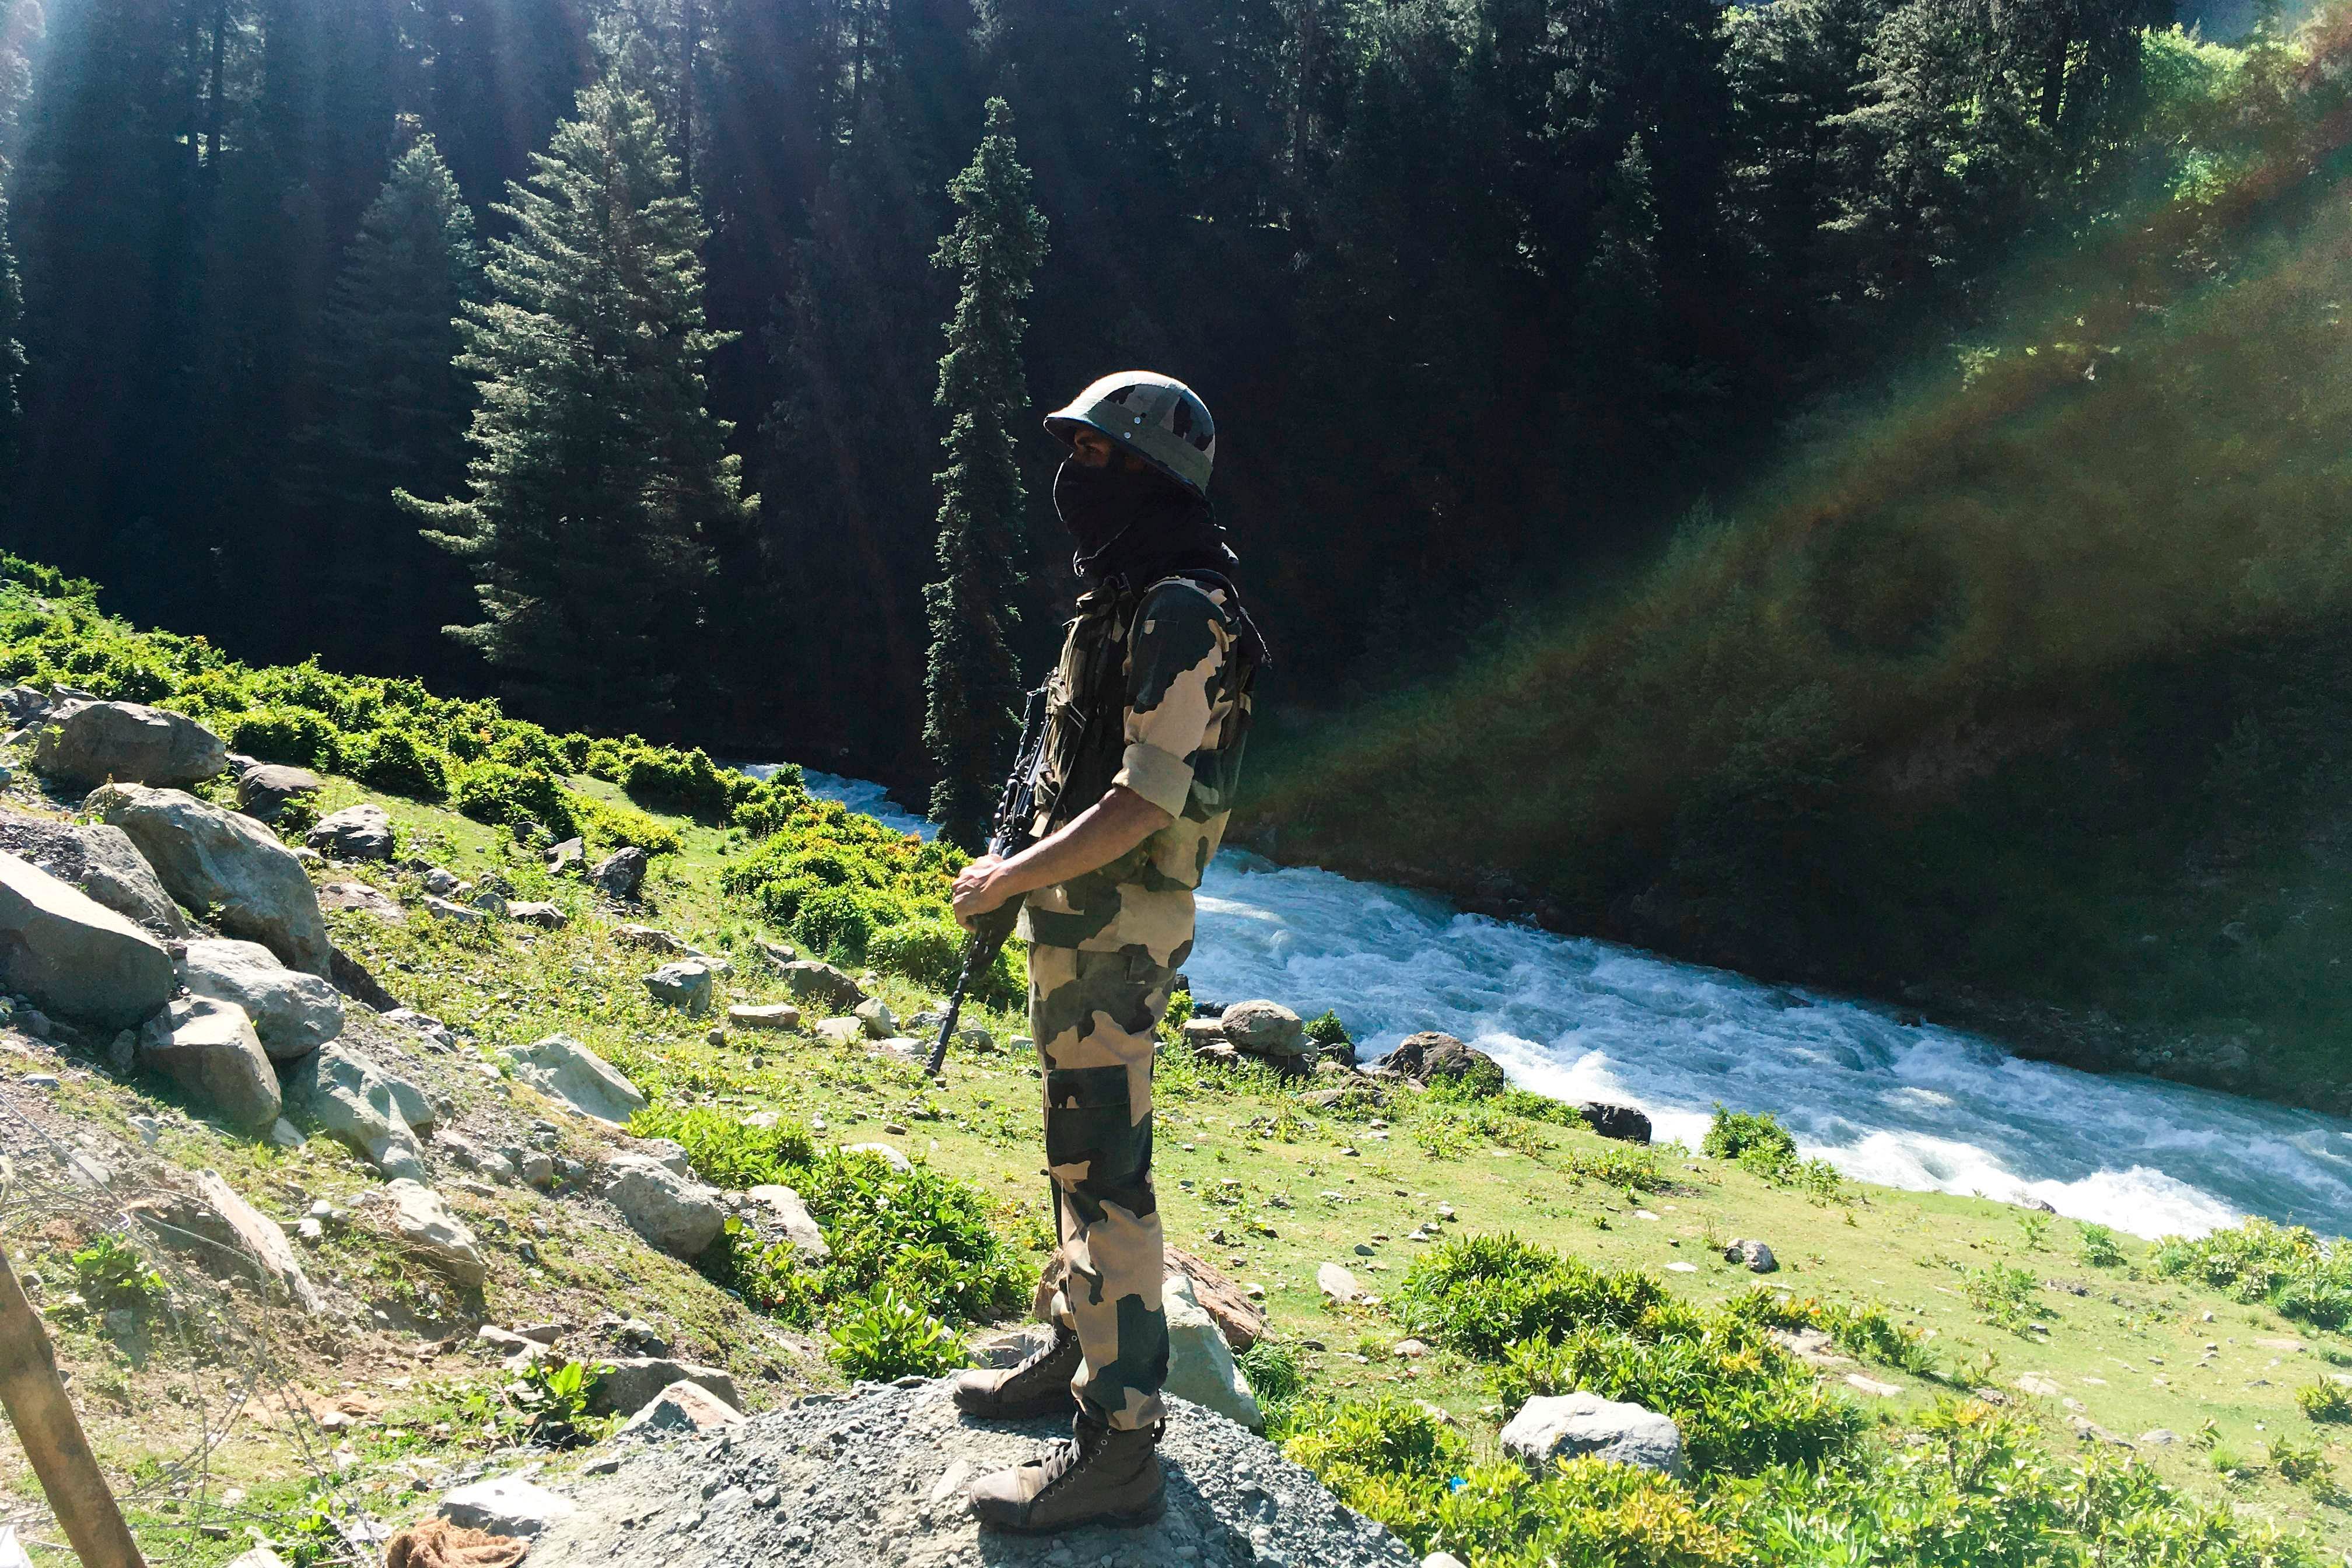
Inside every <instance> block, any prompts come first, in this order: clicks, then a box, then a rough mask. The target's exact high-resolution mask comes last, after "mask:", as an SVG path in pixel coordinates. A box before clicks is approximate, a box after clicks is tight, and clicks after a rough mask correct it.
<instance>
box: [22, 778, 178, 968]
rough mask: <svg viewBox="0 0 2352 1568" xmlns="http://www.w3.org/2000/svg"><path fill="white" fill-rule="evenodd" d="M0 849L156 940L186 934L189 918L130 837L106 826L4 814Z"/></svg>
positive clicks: (119, 830)
mask: <svg viewBox="0 0 2352 1568" xmlns="http://www.w3.org/2000/svg"><path fill="white" fill-rule="evenodd" d="M0 850H6V851H7V852H8V853H10V854H13V855H19V856H22V857H23V858H25V859H26V861H28V862H30V863H31V864H33V865H35V866H37V867H39V868H41V869H42V870H44V871H47V873H48V874H49V875H50V876H52V877H55V878H57V879H58V880H59V881H61V882H70V883H72V884H73V885H74V886H75V887H77V888H79V889H81V890H82V891H83V892H84V893H86V894H88V895H89V897H90V898H91V899H92V900H96V901H97V902H99V903H101V904H103V905H105V906H106V907H107V908H108V909H110V910H113V911H114V912H115V913H116V914H118V915H122V916H125V917H127V918H128V919H130V920H131V921H135V922H136V923H137V924H139V925H141V926H142V927H144V928H145V929H146V930H147V931H149V932H151V933H152V934H153V935H155V936H160V937H167V938H177V937H184V936H185V935H187V934H188V922H187V919H186V917H184V915H182V914H181V913H180V906H179V905H177V904H175V903H173V901H172V895H171V894H169V893H167V892H165V891H164V890H163V883H161V882H159V881H157V880H156V879H155V868H153V867H152V866H150V865H149V864H147V862H146V860H145V858H142V856H141V855H140V853H139V849H138V847H137V846H135V845H133V844H132V843H131V838H130V836H129V835H128V834H126V833H124V832H123V831H122V830H121V828H119V827H109V826H106V825H105V824H104V823H102V822H93V823H89V824H87V825H78V824H75V823H70V822H58V821H56V820H54V819H52V818H50V817H46V816H24V815H22V814H20V813H17V812H13V811H8V810H5V809H0Z"/></svg>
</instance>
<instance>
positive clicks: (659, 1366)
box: [588, 1356, 743, 1415]
mask: <svg viewBox="0 0 2352 1568" xmlns="http://www.w3.org/2000/svg"><path fill="white" fill-rule="evenodd" d="M599 1359H600V1364H602V1365H604V1366H607V1367H609V1368H611V1370H610V1371H608V1372H606V1373H604V1376H603V1377H602V1378H600V1379H599V1380H598V1381H597V1384H596V1386H595V1388H594V1390H593V1392H592V1393H590V1394H589V1396H588V1408H589V1409H590V1410H591V1411H593V1412H594V1413H596V1414H598V1415H629V1414H631V1413H632V1412H634V1411H637V1410H642V1409H644V1408H645V1406H646V1405H647V1404H648V1403H650V1402H651V1401H652V1400H653V1399H655V1398H656V1396H658V1395H659V1394H660V1393H661V1391H662V1390H663V1389H665V1388H667V1387H669V1386H670V1385H671V1384H677V1383H690V1384H694V1385H695V1386H696V1387H698V1388H701V1389H703V1390H706V1391H707V1392H709V1394H713V1395H715V1396H716V1397H718V1398H719V1399H721V1400H723V1401H725V1402H726V1404H727V1405H728V1406H729V1408H730V1409H734V1410H740V1409H742V1408H743V1394H742V1392H741V1391H740V1389H738V1388H737V1387H736V1386H735V1379H734V1378H733V1377H732V1376H730V1375H729V1374H728V1373H725V1372H722V1371H720V1370H719V1368H717V1367H715V1366H697V1365H695V1364H694V1363H692V1362H684V1361H673V1360H671V1359H670V1358H669V1357H667V1356H613V1357H610V1358H599Z"/></svg>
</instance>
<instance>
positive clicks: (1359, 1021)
mask: <svg viewBox="0 0 2352 1568" xmlns="http://www.w3.org/2000/svg"><path fill="white" fill-rule="evenodd" d="M753 771H759V770H753ZM805 776H806V780H807V783H808V786H809V788H810V789H811V791H813V792H814V793H815V794H817V795H824V796H826V797H828V798H831V799H836V800H841V801H844V802H845V803H846V804H847V805H851V806H852V807H854V808H855V809H857V810H860V811H866V812H869V813H871V814H872V815H874V816H877V817H879V818H880V819H881V820H883V821H885V822H887V823H888V824H889V825H891V826H895V827H898V828H900V829H902V830H905V831H908V832H921V833H925V834H928V833H929V825H928V824H926V823H924V822H922V821H921V820H920V819H919V818H917V817H914V816H909V815H908V814H907V813H906V812H904V811H902V810H900V809H899V808H898V806H896V805H894V804H892V803H891V802H890V801H889V800H888V799H887V797H886V796H885V795H883V793H882V789H881V786H880V785H878V784H867V783H865V782H863V781H860V780H854V779H843V778H838V777H835V776H834V775H831V774H826V773H814V772H812V773H807V774H806V775H805ZM1185 968H1186V971H1187V973H1189V974H1190V975H1191V977H1192V984H1193V987H1194V989H1195V991H1196V992H1197V993H1198V994H1200V995H1202V996H1203V997H1211V998H1214V999H1215V1000H1217V1001H1220V1002H1238V1001H1241V1000H1244V998H1248V997H1254V996H1266V997H1271V998H1273V999H1274V1000H1276V1001H1278V1002H1282V1003H1284V1004H1286V1005H1288V1006H1291V1007H1294V1008H1297V1010H1298V1012H1299V1013H1300V1015H1301V1016H1309V1017H1311V1016H1314V1015H1316V1014H1318V1013H1320V1012H1322V1011H1323V1010H1324V1009H1325V1008H1327V1007H1328V1008H1334V1009H1336V1010H1337V1011H1338V1012H1339V1016H1340V1018H1341V1019H1342V1020H1343V1021H1344V1022H1345V1023H1346V1024H1347V1026H1348V1027H1349V1031H1350V1033H1352V1034H1353V1035H1354V1036H1355V1037H1357V1039H1358V1041H1359V1043H1360V1046H1361V1047H1363V1048H1364V1049H1365V1051H1366V1052H1367V1059H1369V1056H1370V1054H1372V1053H1377V1052H1380V1051H1384V1050H1386V1049H1387V1048H1388V1047H1390V1046H1391V1045H1393V1044H1395V1043H1396V1042H1397V1041H1398V1040H1400V1039H1402V1037H1404V1036H1406V1035H1408V1034H1411V1033H1413V1032H1414V1031H1416V1030H1421V1029H1442V1030H1444V1032H1446V1033H1447V1034H1450V1035H1455V1036H1458V1037H1461V1038H1463V1039H1465V1040H1467V1041H1469V1042H1470V1043H1471V1044H1473V1045H1475V1046H1477V1047H1479V1048H1480V1049H1482V1050H1485V1051H1486V1052H1488V1053H1490V1054H1491V1055H1493V1056H1494V1058H1496V1060H1497V1061H1499V1062H1500V1063H1502V1064H1503V1067H1504V1068H1505V1069H1506V1070H1507V1071H1508V1072H1509V1074H1510V1075H1511V1079H1512V1081H1513V1082H1515V1083H1517V1084H1518V1085H1520V1086H1521V1087H1523V1088H1527V1089H1536V1090H1538V1091H1540V1092H1542V1093H1545V1094H1549V1095H1555V1096H1557V1097H1559V1098H1560V1099H1562V1100H1597V1099H1606V1100H1622V1101H1626V1102H1629V1103H1632V1104H1635V1105H1639V1106H1640V1107H1642V1108H1643V1110H1646V1111H1647V1112H1648V1113H1649V1115H1650V1118H1651V1121H1653V1123H1654V1124H1655V1126H1656V1129H1657V1135H1658V1136H1659V1137H1660V1138H1662V1139H1664V1138H1679V1139H1681V1140H1683V1141H1684V1142H1685V1143H1688V1144H1690V1145H1691V1146H1692V1147H1694V1148H1695V1147H1696V1146H1697V1143H1698V1140H1699V1137H1700V1135H1701V1134H1702V1133H1703V1132H1704V1131H1706V1123H1707V1118H1708V1116H1709V1115H1710V1114H1711V1113H1712V1111H1713V1109H1714V1107H1715V1106H1716V1104H1717V1102H1721V1103H1722V1104H1725V1105H1727V1106H1730V1107H1732V1108H1733V1109H1735V1110H1769V1111H1771V1112H1772V1113H1773V1114H1774V1115H1776V1116H1778V1117H1780V1120H1781V1121H1783V1122H1785V1123H1786V1124H1787V1125H1788V1126H1789V1128H1790V1130H1791V1131H1793V1132H1794V1133H1795V1134H1796V1136H1797V1141H1798V1145H1799V1147H1800V1149H1801V1151H1802V1152H1804V1153H1806V1154H1808V1155H1811V1156H1815V1157H1818V1158H1821V1159H1824V1160H1827V1161H1829V1162H1830V1163H1832V1164H1833V1165H1835V1166H1836V1167H1837V1168H1838V1169H1839V1170H1841V1171H1843V1172H1844V1173H1846V1174H1848V1175H1850V1176H1853V1177H1854V1178H1856V1179H1858V1180H1861V1181H1867V1182H1879V1183H1884V1184H1887V1185H1889V1186H1895V1187H1908V1188H1913V1189H1924V1190H1934V1191H1940V1192H1948V1193H1976V1194H1983V1195H1985V1196H1987V1197H1991V1198H2000V1199H2002V1200H2005V1201H2010V1202H2016V1201H2021V1200H2023V1199H2028V1198H2038V1199H2041V1200H2042V1201H2043V1202H2046V1203H2048V1204H2049V1205H2051V1206H2052V1207H2053V1208H2055V1209H2056V1210H2057V1211H2058V1212H2059V1213H2060V1214H2062V1215H2069V1216H2071V1217H2074V1218H2076V1219H2083V1220H2094V1221H2097V1222H2100V1223H2102V1224H2105V1225H2110V1226H2115V1227H2116V1229H2118V1230H2124V1231H2128V1232H2131V1233H2133V1234H2135V1235H2139V1236H2147V1237H2153V1236H2165V1235H2175V1234H2189V1235H2194V1234H2201V1233H2202V1232H2204V1231H2206V1230H2209V1229H2210V1228H2212V1227H2213V1226H2219V1225H2228V1224H2231V1223H2233V1222H2234V1221H2235V1220H2237V1219H2238V1218H2240V1217H2241V1216H2242V1215H2247V1214H2259V1215H2267V1216H2269V1217H2271V1218H2273V1219H2277V1220H2282V1221H2291V1222H2293V1223H2295V1224H2299V1225H2308V1226H2314V1227H2315V1228H2317V1229H2320V1230H2323V1231H2326V1232H2329V1233H2333V1234H2342V1233H2345V1232H2347V1231H2352V1122H2347V1121H2342V1120H2340V1119H2337V1118H2335V1117H2328V1116H2321V1115H2318V1114H2316V1113H2314V1112H2309V1111H2301V1110H2289V1109H2286V1108H2284V1107H2282V1106H2274V1105H2270V1104H2266V1103H2264V1102H2263V1101H2260V1100H2244V1099H2240V1098H2238V1097H2236V1096H2232V1095H2227V1094H2219V1093H2215V1092H2212V1091H2210V1090H2207V1089H2191V1088H2188V1087H2185V1086H2183V1085H2179V1084H2172V1083H2165V1082H2161V1081H2158V1080H2157V1079H2146V1078H2137V1077H2130V1076H2113V1077H2101V1076H2098V1075H2095V1074H2091V1073H2084V1072H2078V1071H2075V1070H2074V1069H2073V1068H2063V1067H2055V1066H2053V1065H2051V1064H2049V1063H2046V1062H2032V1061H2026V1060H2023V1059H2021V1058H2016V1057H2012V1056H2011V1055H2010V1054H2009V1053H2008V1052H2006V1051H2005V1050H2003V1049H2002V1048H2001V1047H2000V1046H1999V1045H1998V1044H1997V1043H1996V1042H1994V1041H1991V1040H1989V1039H1985V1038H1983V1037H1979V1036H1974V1035H1969V1034H1965V1033H1961V1032H1959V1031H1957V1030H1951V1029H1943V1028H1937V1027H1935V1026H1932V1025H1931V1026H1925V1027H1906V1026H1904V1025H1902V1024H1899V1023H1897V1022H1896V1021H1895V1016H1894V1015H1893V1012H1892V1010H1890V1009H1882V1008H1878V1007H1874V1006H1871V1005H1865V1004H1860V1003H1856V1002H1853V1001H1851V1000H1848V999H1845V998H1843V997H1837V996H1832V995H1828V994H1821V993H1814V992H1804V991H1792V990H1790V989H1788V988H1785V987H1780V986H1771V985H1765V984H1759V983H1757V982H1755V981H1752V980H1748V979H1746V978H1743V977H1742V976H1740V975H1738V974H1732V973H1726V972H1724V971H1722V970H1716V969H1705V968H1701V967H1699V966H1697V965H1695V964H1687V963H1675V962H1673V961H1671V960H1668V959H1664V958H1660V957H1657V956H1655V955H1654V954H1652V953H1647V952H1641V951H1639V950H1637V949H1633V948H1627V947H1619V946H1616V945H1613V944H1612V943H1609V942H1593V941H1589V940H1585V939H1581V938H1577V937H1564V936H1558V935H1555V934H1553V933H1551V932H1549V931H1538V930H1536V929H1534V928H1533V927H1529V926H1523V925H1513V924H1510V923H1507V922H1505V921H1496V920H1491V919H1488V918H1486V916H1483V915H1471V914H1464V913H1462V912H1461V911H1460V910H1455V909H1454V908H1452V907H1451V906H1449V905H1448V904H1446V903H1445V902H1444V900H1439V899H1435V898H1432V897H1429V896H1427V895H1424V894H1421V893H1415V892H1411V891H1408V890H1406V889H1401V888H1393V887H1389V886H1386V885H1383V884H1381V883H1377V882H1359V881H1353V880H1350V879H1348V878H1344V877H1338V876H1334V875H1332V874H1331V873H1329V872H1328V871H1319V870H1316V869H1313V868H1302V867H1283V866H1276V865H1275V864H1274V863H1272V862H1270V861H1267V860H1265V859H1262V858H1257V857H1255V856H1251V855H1247V854H1244V853H1238V852H1234V851H1231V850H1229V851H1227V852H1226V853H1225V854H1224V855H1223V856H1222V857H1220V858H1219V859H1218V861H1217V863H1216V865H1215V866H1214V867H1213V868H1211V870H1210V874H1209V879H1208V882H1207V884H1206V885H1205V886H1204V887H1203V888H1202V893H1201V900H1200V934H1199V940H1198V942H1197V944H1196V946H1195V950H1194V952H1193V956H1192V961H1191V962H1190V963H1188V964H1187V965H1186V966H1185Z"/></svg>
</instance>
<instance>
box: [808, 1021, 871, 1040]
mask: <svg viewBox="0 0 2352 1568" xmlns="http://www.w3.org/2000/svg"><path fill="white" fill-rule="evenodd" d="M809 1033H811V1034H813V1035H814V1036H815V1037H817V1038H818V1039H820V1040H823V1041H824V1043H825V1044H827V1045H829V1046H846V1045H852V1044H854V1043H856V1041H859V1040H862V1039H864V1038H865V1037H866V1021H865V1020H864V1019H862V1018H819V1019H818V1020H817V1021H816V1023H815V1024H814V1026H812V1027H811V1028H810V1030H809Z"/></svg>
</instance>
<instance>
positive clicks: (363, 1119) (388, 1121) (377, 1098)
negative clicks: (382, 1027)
mask: <svg viewBox="0 0 2352 1568" xmlns="http://www.w3.org/2000/svg"><path fill="white" fill-rule="evenodd" d="M286 1093H287V1096H288V1098H289V1099H290V1100H292V1101H293V1102H294V1103H295V1105H297V1106H298V1107H299V1108H300V1109H301V1110H303V1111H305V1112H306V1113H308V1114H309V1116H310V1119H311V1120H312V1121H316V1122H317V1123H318V1124H319V1126H320V1129H321V1130H322V1131H326V1132H327V1133H329V1134H330V1135H331V1136H333V1137H336V1138H340V1139H341V1140H342V1141H343V1142H345V1143H347V1144H349V1145H351V1147H352V1149H354V1150H356V1151H357V1152H359V1155H360V1157H361V1158H362V1159H363V1160H365V1161H367V1162H368V1163H370V1164H372V1165H373V1166H374V1167H375V1168H376V1169H377V1170H378V1171H379V1172H381V1173H383V1174H384V1175H386V1176H389V1177H394V1178H398V1177H407V1178H408V1179H410V1180H412V1181H422V1180H423V1179H424V1178H425V1160H424V1154H423V1152H422V1150H421V1149H420V1148H419V1146H418V1144H417V1141H416V1133H417V1131H418V1130H419V1129H421V1128H429V1127H430V1126H431V1125H432V1123H433V1121H434V1111H433V1106H432V1102H431V1101H430V1100H426V1099H425V1094H424V1091H423V1090H421V1089H418V1088H416V1086H415V1085H414V1084H412V1083H409V1082H407V1081H406V1080H405V1079H398V1078H395V1077H394V1076H393V1075H392V1074H390V1073H388V1072H386V1071H384V1070H383V1068H380V1067H378V1066H377V1065H376V1063H375V1061H374V1059H373V1058H371V1057H368V1056H365V1055H362V1053H361V1052H359V1051H358V1050H356V1049H354V1048H352V1045H351V1042H349V1041H348V1040H340V1039H338V1040H330V1041H329V1042H328V1043H327V1044H325V1045H324V1046H321V1047H320V1048H319V1049H318V1050H316V1051H314V1052H313V1053H311V1054H310V1056H308V1057H305V1058H302V1060H300V1061H299V1062H297V1063H295V1064H294V1065H293V1067H292V1068H291V1069H290V1070H289V1072H288V1073H287V1075H286ZM419 1117H421V1118H422V1120H421V1121H420V1120H415V1118H419Z"/></svg>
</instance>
